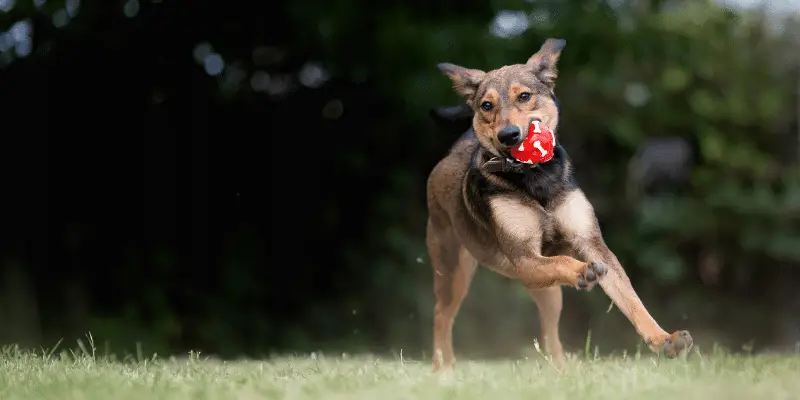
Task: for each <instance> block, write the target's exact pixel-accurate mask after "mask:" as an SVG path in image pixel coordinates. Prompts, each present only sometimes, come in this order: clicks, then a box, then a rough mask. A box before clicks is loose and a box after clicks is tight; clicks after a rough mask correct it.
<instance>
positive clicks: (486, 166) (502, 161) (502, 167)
mask: <svg viewBox="0 0 800 400" xmlns="http://www.w3.org/2000/svg"><path fill="white" fill-rule="evenodd" d="M537 166H538V164H525V163H521V162H519V161H515V160H512V159H510V158H506V157H499V156H493V157H490V158H489V159H488V160H486V161H485V162H484V163H483V165H482V166H481V168H483V170H485V171H486V172H490V173H498V172H507V173H515V174H522V173H524V170H525V169H528V168H536V167H537Z"/></svg>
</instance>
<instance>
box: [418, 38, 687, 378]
mask: <svg viewBox="0 0 800 400" xmlns="http://www.w3.org/2000/svg"><path fill="white" fill-rule="evenodd" d="M565 44H566V42H565V41H563V40H558V39H548V40H547V41H545V43H544V45H543V46H542V48H541V49H540V50H539V51H538V52H537V53H536V54H534V55H533V56H531V57H530V59H529V60H528V62H527V63H525V64H517V65H509V66H504V67H501V68H499V69H496V70H493V71H489V72H483V71H479V70H475V69H467V68H463V67H459V66H456V65H453V64H449V63H443V64H440V65H439V68H440V69H441V70H442V71H443V72H444V74H445V75H447V76H448V77H449V78H450V79H451V80H452V82H453V85H454V88H455V90H456V91H457V92H458V93H459V94H461V95H462V96H463V97H464V98H465V99H466V102H467V104H468V105H469V106H470V107H471V108H472V110H474V115H473V117H472V129H471V130H470V131H468V133H467V134H466V135H464V136H463V137H462V138H461V139H460V140H459V141H457V142H456V143H455V145H454V146H453V148H452V149H451V151H450V153H449V154H448V155H447V156H446V157H444V158H443V159H442V160H441V161H440V162H439V163H438V164H437V165H436V166H435V167H434V169H433V171H432V172H431V174H430V176H429V179H428V210H429V220H428V228H427V240H426V241H427V246H428V251H429V254H430V257H431V262H432V264H433V267H434V274H433V276H434V293H435V297H436V304H435V307H434V328H433V331H434V344H433V345H434V360H433V365H434V369H440V368H442V367H444V368H448V369H449V368H452V367H453V366H454V364H455V356H454V354H453V344H452V329H453V323H454V320H455V317H456V314H457V313H458V310H459V307H460V305H461V303H462V301H463V300H464V298H465V297H466V295H467V292H468V291H469V287H470V283H471V281H472V277H473V275H474V273H475V269H476V266H477V264H478V263H480V264H481V265H483V266H485V267H487V268H489V269H491V270H493V271H495V272H497V273H499V274H502V275H504V276H507V277H509V278H513V279H516V280H518V281H520V282H521V283H522V284H523V285H525V287H526V288H527V289H528V290H529V291H530V293H531V296H532V297H533V299H534V300H535V301H536V304H537V306H538V309H539V318H540V320H541V327H542V335H543V336H544V341H545V349H546V350H547V351H548V353H549V354H550V355H551V356H552V357H553V359H554V361H555V362H556V363H557V365H559V366H561V365H563V363H564V354H563V350H562V345H561V341H560V338H559V334H558V321H559V317H560V314H561V306H562V294H561V286H562V285H568V286H572V287H575V288H578V289H585V290H590V289H591V288H592V287H593V286H594V285H596V284H598V283H599V284H600V286H601V287H602V288H603V290H604V291H605V292H606V293H607V294H608V296H609V297H610V298H611V299H612V300H613V301H614V303H615V304H616V306H617V307H618V308H619V309H620V310H621V311H622V312H623V313H624V314H625V316H626V317H628V319H629V320H630V321H631V323H632V324H633V325H634V327H635V328H636V330H637V332H638V333H639V334H640V335H641V337H642V338H643V339H644V340H645V342H646V343H647V344H648V346H650V348H651V349H653V350H654V351H663V352H664V353H665V354H666V355H667V356H669V357H674V356H676V355H677V354H678V352H679V351H681V350H682V349H685V348H688V347H690V346H691V344H692V339H691V336H690V335H689V334H688V332H685V331H680V332H675V333H673V334H672V335H670V334H668V333H667V332H666V331H664V330H663V329H661V327H660V326H659V325H658V323H656V321H655V320H654V319H653V317H651V316H650V314H649V313H648V311H647V310H646V309H645V307H644V305H643V304H642V302H641V300H640V299H639V297H638V296H637V295H636V292H635V291H634V290H633V287H632V286H631V284H630V281H629V279H628V277H627V275H626V274H625V271H624V270H623V268H622V266H621V265H620V263H619V261H618V260H617V258H616V256H615V255H614V253H613V252H611V250H609V249H608V247H607V246H606V244H605V242H604V240H603V237H602V233H601V232H600V228H599V225H598V222H597V218H596V217H595V214H594V210H593V208H592V206H591V204H590V203H589V201H588V200H587V198H586V196H585V195H584V194H583V192H582V191H581V190H580V188H578V186H577V184H576V183H575V182H574V179H573V178H572V174H571V163H570V162H569V158H568V156H567V155H566V151H565V150H563V148H561V147H560V145H558V146H557V148H556V154H557V157H554V159H553V160H551V161H548V162H547V163H544V164H541V165H538V166H533V167H529V166H525V167H524V169H519V168H521V167H519V166H517V167H516V168H518V169H517V170H513V171H511V170H509V171H505V170H504V171H500V172H497V171H494V172H493V171H490V170H488V169H487V168H486V165H488V164H486V161H487V160H489V159H491V158H492V157H507V154H508V147H506V146H503V145H502V144H501V143H500V142H499V141H498V139H497V133H498V132H499V131H500V130H502V129H503V128H505V127H507V126H509V125H516V126H518V127H519V128H520V129H521V131H522V132H527V127H528V125H529V123H530V121H531V120H532V119H539V120H541V121H543V122H544V123H545V124H547V125H548V126H549V127H550V128H551V129H552V130H553V132H554V133H556V134H557V128H558V121H559V119H558V118H559V112H558V107H557V103H556V101H555V95H554V92H553V90H554V87H555V79H556V77H557V71H556V63H557V61H558V58H559V56H560V54H561V50H562V49H563V48H564V45H565ZM522 93H529V94H530V96H528V97H529V98H528V99H527V100H526V98H522V97H520V94H522ZM485 103H488V104H490V105H491V107H489V106H486V105H485ZM484 107H486V108H487V109H485V108H484Z"/></svg>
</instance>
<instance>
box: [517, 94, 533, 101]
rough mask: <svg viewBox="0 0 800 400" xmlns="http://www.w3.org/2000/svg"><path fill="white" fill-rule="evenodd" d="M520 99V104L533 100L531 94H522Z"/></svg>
mask: <svg viewBox="0 0 800 400" xmlns="http://www.w3.org/2000/svg"><path fill="white" fill-rule="evenodd" d="M518 99H519V102H520V103H527V102H528V100H530V99H531V94H530V93H528V92H525V93H520V95H519V97H518Z"/></svg>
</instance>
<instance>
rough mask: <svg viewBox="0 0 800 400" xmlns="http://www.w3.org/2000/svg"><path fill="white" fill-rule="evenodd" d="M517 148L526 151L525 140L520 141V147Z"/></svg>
mask: <svg viewBox="0 0 800 400" xmlns="http://www.w3.org/2000/svg"><path fill="white" fill-rule="evenodd" d="M517 150H519V151H525V142H522V143H520V144H519V148H518V149H517Z"/></svg>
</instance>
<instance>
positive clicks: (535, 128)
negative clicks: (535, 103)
mask: <svg viewBox="0 0 800 400" xmlns="http://www.w3.org/2000/svg"><path fill="white" fill-rule="evenodd" d="M540 123H541V121H533V122H531V125H533V133H542V129H541V128H540V127H539V124H540Z"/></svg>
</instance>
